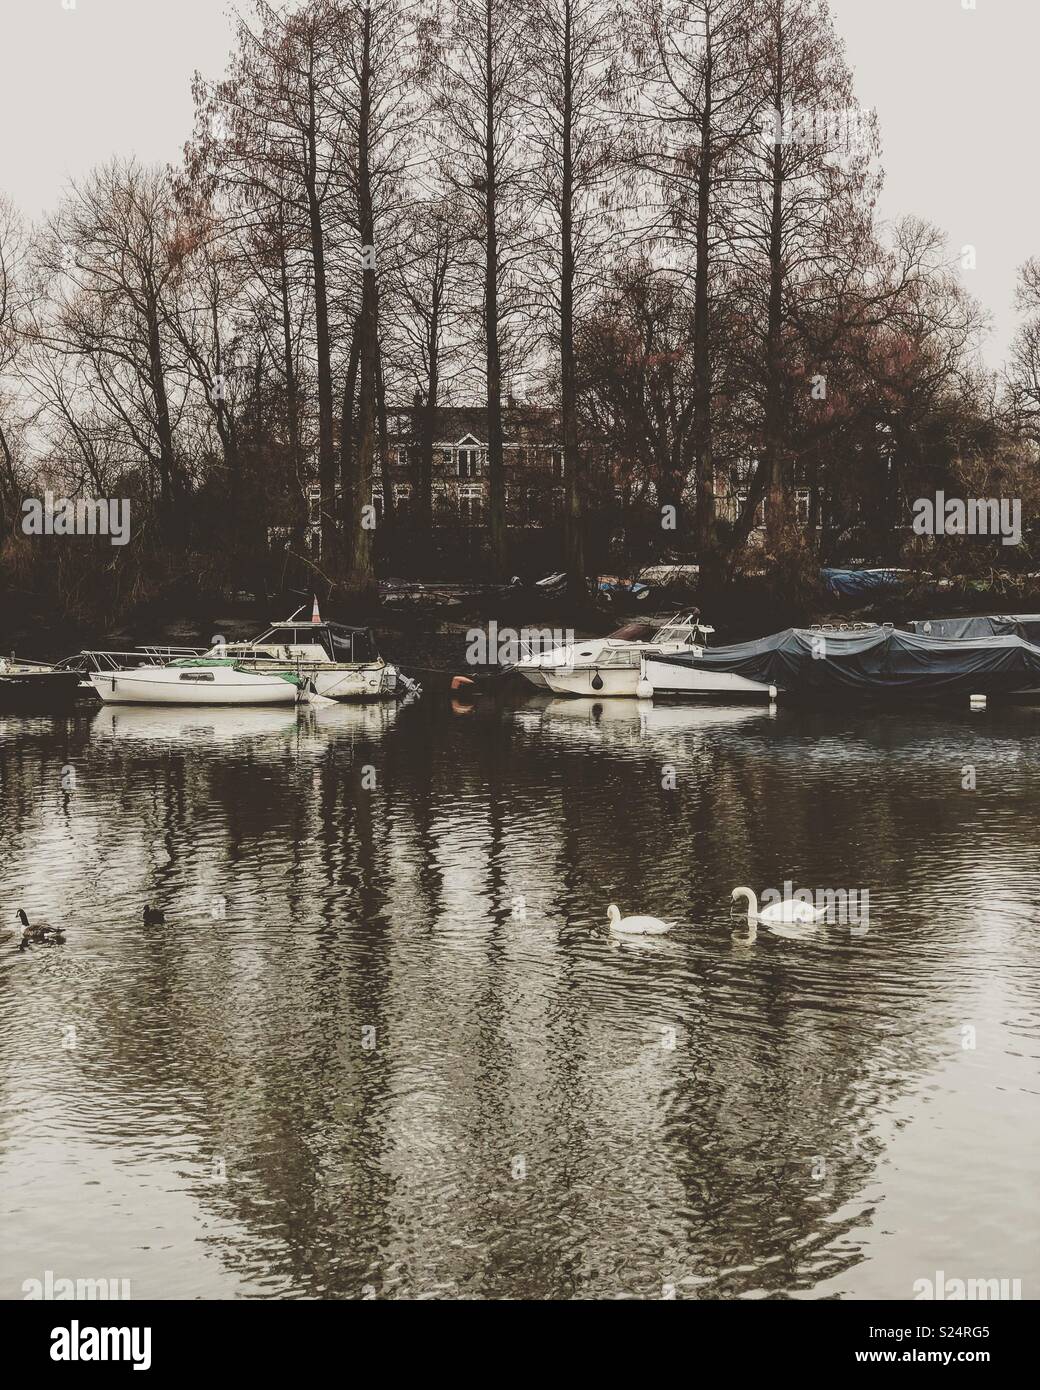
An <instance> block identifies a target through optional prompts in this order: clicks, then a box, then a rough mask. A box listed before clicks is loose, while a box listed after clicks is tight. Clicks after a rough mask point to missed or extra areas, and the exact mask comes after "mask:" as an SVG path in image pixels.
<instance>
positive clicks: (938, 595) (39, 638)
mask: <svg viewBox="0 0 1040 1390" xmlns="http://www.w3.org/2000/svg"><path fill="white" fill-rule="evenodd" d="M309 602H310V600H309V598H307V599H306V600H305V599H304V596H302V595H300V594H284V595H281V596H277V597H267V598H263V597H261V598H257V597H255V596H253V595H238V596H235V597H233V598H228V597H226V596H219V595H216V596H209V597H199V598H198V599H197V600H195V601H194V602H192V603H191V604H186V603H185V602H184V599H183V595H181V596H179V597H178V599H177V601H170V602H168V603H163V602H153V603H150V604H147V605H142V606H141V607H139V608H138V609H137V610H136V611H133V612H131V613H129V614H127V615H125V616H121V617H120V618H119V619H118V620H117V621H116V622H114V623H112V624H111V625H109V626H105V625H103V624H84V623H77V622H72V621H69V620H63V619H62V618H61V617H60V616H55V615H51V614H45V613H42V612H39V611H34V605H33V604H32V602H31V599H30V598H29V597H28V596H25V595H22V596H20V598H19V599H18V600H17V601H12V600H11V599H8V600H7V601H5V603H4V604H3V607H2V609H0V652H3V653H5V654H8V653H10V652H12V651H14V652H17V653H18V655H19V656H21V657H25V658H29V659H32V660H40V661H57V660H61V659H62V658H63V657H66V656H69V655H70V654H72V653H74V652H77V651H80V650H82V649H83V648H84V647H97V648H103V649H112V650H124V649H132V648H134V647H136V646H139V645H142V644H146V643H156V644H161V645H167V646H182V647H209V646H211V645H213V644H214V642H215V641H216V640H217V639H218V638H219V637H224V638H225V639H227V640H228V641H237V640H242V639H245V638H249V637H253V636H256V635H257V634H258V633H259V632H261V631H262V630H263V629H264V628H265V627H266V626H268V625H269V624H270V623H272V622H273V621H275V620H276V619H284V618H286V617H288V616H289V615H290V614H291V613H293V612H294V611H296V610H298V609H300V608H301V606H303V607H304V608H305V609H309ZM694 607H696V608H699V609H700V612H701V616H702V620H703V621H704V622H705V623H708V624H710V625H711V626H712V627H713V628H714V629H715V636H714V638H713V642H712V644H713V645H722V644H725V643H730V642H742V641H748V640H751V639H754V638H757V637H762V636H765V635H767V634H768V633H771V632H776V631H780V630H782V629H783V628H786V627H792V626H811V625H812V624H814V623H843V622H845V623H847V622H879V623H884V622H890V623H894V624H895V625H897V626H898V625H901V624H903V623H906V622H908V621H909V620H910V619H913V618H923V617H945V616H952V615H965V616H968V615H973V614H980V613H1024V612H1038V611H1040V584H1038V583H1037V581H1036V580H1035V579H1034V578H1033V577H1032V576H1028V577H1021V578H1017V577H1011V576H1007V575H998V576H995V577H994V578H993V579H992V580H989V581H981V580H977V579H969V578H959V579H951V580H944V581H942V582H940V583H936V582H934V581H932V580H931V579H930V578H924V579H923V580H922V581H921V582H920V583H918V584H910V585H908V586H907V587H906V588H905V589H904V590H903V591H902V592H899V593H889V594H883V593H880V594H877V595H873V596H871V599H870V602H867V603H858V602H854V601H848V600H842V599H840V598H837V597H835V595H833V594H830V593H827V592H825V591H824V589H823V587H822V585H821V586H819V587H818V588H817V589H816V590H815V591H813V592H810V593H809V594H808V595H807V596H806V597H805V598H804V599H803V600H802V601H800V602H797V603H793V602H791V601H790V600H788V599H785V598H784V597H783V596H781V595H779V594H778V593H776V591H775V590H774V589H773V588H772V587H771V586H770V585H769V583H768V582H767V581H766V580H763V579H755V578H752V579H744V580H741V581H737V582H734V583H732V584H730V585H728V586H726V587H725V588H723V589H720V590H718V591H716V592H715V593H713V594H711V595H708V594H698V592H697V591H696V589H691V588H689V587H686V586H682V587H680V586H672V587H670V588H669V587H666V586H661V587H660V588H658V589H652V590H651V592H650V593H649V594H648V595H647V597H646V598H645V599H643V600H641V601H640V600H637V599H635V598H633V597H631V596H630V595H627V594H624V593H620V594H614V595H611V596H609V597H608V596H603V597H601V598H600V600H599V601H596V602H593V601H592V600H591V599H590V601H589V602H588V603H585V604H576V603H575V602H573V601H572V600H570V599H569V598H567V597H566V595H552V594H547V593H542V592H540V591H538V590H537V589H536V588H532V587H530V586H526V587H523V588H520V587H517V588H515V589H511V588H498V589H493V588H491V586H487V587H485V588H480V587H474V588H473V589H472V590H470V591H466V590H465V589H461V588H459V587H457V586H453V587H452V588H451V589H450V590H449V589H448V588H447V586H445V587H444V588H442V589H438V588H437V587H436V586H427V587H426V589H425V590H424V591H423V592H422V593H421V594H415V593H411V594H404V595H402V594H394V595H392V596H391V597H390V598H386V597H384V598H383V599H381V600H380V601H379V602H375V603H372V604H370V605H367V606H365V607H364V608H358V607H350V606H348V605H341V604H336V603H335V602H332V603H325V602H323V603H322V606H321V611H322V616H323V617H325V618H328V619H332V620H334V621H339V622H345V623H357V624H363V625H365V626H371V627H372V628H373V629H374V630H375V633H376V637H377V641H378V644H379V647H380V650H381V651H382V652H383V654H384V655H385V656H386V657H387V658H388V659H389V660H392V661H395V662H397V663H398V664H399V665H401V666H402V667H403V668H404V669H406V670H409V669H416V670H433V671H441V672H445V673H452V672H455V671H460V672H464V671H465V670H466V669H467V667H469V666H470V665H472V663H471V662H470V661H468V660H467V649H468V647H469V646H470V643H471V641H472V636H471V634H472V633H473V632H474V630H478V629H483V630H486V629H487V628H488V626H489V624H491V623H495V624H497V626H498V629H499V631H500V632H501V631H502V630H505V629H509V630H513V631H519V630H521V629H525V628H526V629H538V630H545V629H548V630H549V631H551V632H561V633H567V634H570V633H573V634H574V636H575V637H577V638H583V637H590V636H602V635H604V634H606V633H608V632H611V631H613V630H615V629H616V628H617V627H619V626H621V625H622V624H623V623H625V622H627V621H630V620H632V619H636V618H639V617H641V616H649V615H651V614H654V615H660V614H670V613H675V612H678V611H681V610H683V609H685V610H687V611H689V610H690V609H691V608H694Z"/></svg>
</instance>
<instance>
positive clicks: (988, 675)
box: [655, 627, 1040, 696]
mask: <svg viewBox="0 0 1040 1390" xmlns="http://www.w3.org/2000/svg"><path fill="white" fill-rule="evenodd" d="M655 660H657V661H664V662H667V663H669V664H670V665H674V666H688V667H694V668H700V669H702V670H705V671H726V672H730V673H732V674H734V675H738V676H744V677H745V679H747V680H751V681H758V682H759V683H760V684H762V685H775V686H776V687H777V688H778V689H780V690H783V691H785V692H787V693H788V694H800V695H822V694H827V693H836V694H842V693H844V694H857V695H890V694H904V695H923V696H936V695H942V696H946V695H961V694H963V695H1011V694H1020V693H1025V692H1027V691H1028V692H1031V691H1036V692H1038V693H1040V646H1033V645H1032V643H1030V642H1026V641H1024V640H1023V639H1022V638H1021V637H1016V636H1003V637H977V638H972V639H971V640H969V641H948V640H945V639H943V638H938V637H924V636H921V635H919V634H917V633H912V632H900V631H898V630H896V629H895V628H889V627H875V628H868V629H867V630H866V631H861V632H840V631H835V632H830V631H825V630H820V629H810V628H788V629H787V630H786V631H784V632H777V633H774V634H773V635H772V636H771V637H763V638H761V639H759V640H758V641H755V642H742V643H739V644H738V645H736V646H732V647H708V648H705V649H702V650H701V651H700V653H699V654H694V653H692V652H689V653H688V652H679V653H676V654H675V655H672V656H665V655H661V656H660V657H656V658H655Z"/></svg>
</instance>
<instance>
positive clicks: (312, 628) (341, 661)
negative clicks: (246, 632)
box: [225, 622, 379, 666]
mask: <svg viewBox="0 0 1040 1390" xmlns="http://www.w3.org/2000/svg"><path fill="white" fill-rule="evenodd" d="M225 650H226V652H227V654H228V656H235V657H246V658H248V657H253V658H260V659H264V658H266V659H268V660H271V659H273V660H276V661H282V660H287V661H308V662H321V663H325V662H333V663H335V664H336V665H340V666H343V665H364V664H366V663H368V662H373V661H378V660H379V652H378V651H377V650H376V644H375V640H374V638H373V636H372V630H371V628H367V627H346V626H344V625H343V624H342V623H310V622H306V623H285V622H282V623H275V625H274V626H273V627H271V628H269V629H268V631H267V632H265V633H263V634H262V636H260V637H257V638H254V640H253V641H251V642H229V643H228V644H227V646H226V648H225Z"/></svg>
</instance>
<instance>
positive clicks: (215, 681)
mask: <svg viewBox="0 0 1040 1390" xmlns="http://www.w3.org/2000/svg"><path fill="white" fill-rule="evenodd" d="M90 683H91V685H93V687H94V689H95V690H96V691H97V693H98V694H99V695H100V696H101V699H102V700H103V701H104V702H105V704H114V705H292V704H295V703H296V701H297V699H298V698H299V695H300V689H301V685H302V681H301V680H300V679H299V678H298V677H296V676H292V675H289V674H287V673H283V672H278V671H270V672H263V673H261V672H258V671H252V670H245V669H243V668H242V667H241V666H239V665H238V664H237V663H236V662H235V661H232V660H226V659H213V658H205V657H188V658H184V659H182V660H180V661H174V662H171V663H170V664H169V665H168V666H135V667H132V668H130V669H124V670H109V671H92V672H91V673H90Z"/></svg>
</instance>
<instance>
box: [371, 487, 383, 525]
mask: <svg viewBox="0 0 1040 1390" xmlns="http://www.w3.org/2000/svg"><path fill="white" fill-rule="evenodd" d="M372 506H373V507H374V508H375V513H376V525H380V524H381V523H382V520H383V484H382V483H373V484H372Z"/></svg>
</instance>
